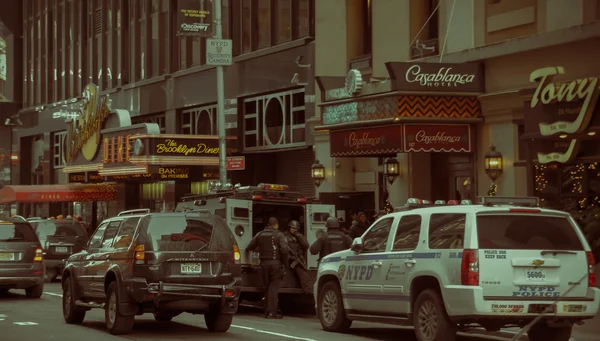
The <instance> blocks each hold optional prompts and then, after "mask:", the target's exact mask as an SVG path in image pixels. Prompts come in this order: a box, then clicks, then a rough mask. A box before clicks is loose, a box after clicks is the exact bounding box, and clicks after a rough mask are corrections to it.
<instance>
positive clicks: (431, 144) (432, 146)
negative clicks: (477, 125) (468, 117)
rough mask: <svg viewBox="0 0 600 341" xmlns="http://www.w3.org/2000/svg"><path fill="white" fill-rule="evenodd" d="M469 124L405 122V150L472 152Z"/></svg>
mask: <svg viewBox="0 0 600 341" xmlns="http://www.w3.org/2000/svg"><path fill="white" fill-rule="evenodd" d="M471 140H472V138H471V126H470V125H469V124H405V125H404V151H405V152H427V153H430V152H446V153H452V152H454V153H468V152H472V151H473V150H472V148H471V147H472V143H471Z"/></svg>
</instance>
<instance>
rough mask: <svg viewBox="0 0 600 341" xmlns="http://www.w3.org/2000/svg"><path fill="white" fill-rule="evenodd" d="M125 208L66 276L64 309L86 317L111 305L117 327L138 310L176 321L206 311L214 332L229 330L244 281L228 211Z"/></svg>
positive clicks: (74, 319) (74, 320)
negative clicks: (222, 213) (226, 215)
mask: <svg viewBox="0 0 600 341" xmlns="http://www.w3.org/2000/svg"><path fill="white" fill-rule="evenodd" d="M138 212H139V210H137V211H133V212H132V211H127V212H121V213H120V214H119V216H117V217H115V218H110V219H107V220H105V221H103V222H102V224H100V226H98V229H97V230H96V231H95V232H94V234H93V235H92V236H91V238H90V240H89V242H88V244H87V246H86V247H85V249H84V250H83V251H82V252H80V253H77V254H74V255H72V256H71V257H69V259H68V260H67V262H66V265H65V269H64V270H63V275H62V285H63V316H64V319H65V321H66V322H67V323H69V324H79V323H81V322H82V321H83V319H84V318H85V314H86V311H88V310H90V309H92V308H100V309H104V310H105V320H106V327H107V328H108V330H109V331H110V333H111V334H114V335H117V334H127V333H129V332H130V331H131V329H132V328H133V324H134V317H135V315H142V314H144V313H153V314H154V317H155V319H156V320H157V321H170V320H171V319H172V318H173V317H175V316H177V315H179V314H181V313H183V312H188V313H193V314H204V321H205V322H206V325H207V327H208V330H209V331H211V332H225V331H227V330H228V329H229V327H230V326H231V322H232V320H233V315H234V314H235V313H236V312H237V309H238V302H239V295H240V290H241V285H242V279H241V265H240V250H239V248H238V245H237V243H236V241H235V238H234V236H233V234H232V233H231V231H230V230H229V228H228V226H227V223H226V222H225V220H223V218H221V217H219V216H216V215H213V214H210V213H209V212H208V211H203V212H194V213H149V211H148V213H143V214H139V213H138Z"/></svg>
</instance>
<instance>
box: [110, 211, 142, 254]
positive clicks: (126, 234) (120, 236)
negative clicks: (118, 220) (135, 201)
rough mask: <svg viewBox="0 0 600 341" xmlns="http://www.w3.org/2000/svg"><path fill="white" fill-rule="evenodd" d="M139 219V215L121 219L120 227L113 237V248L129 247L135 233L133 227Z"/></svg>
mask: <svg viewBox="0 0 600 341" xmlns="http://www.w3.org/2000/svg"><path fill="white" fill-rule="evenodd" d="M139 221H140V217H134V218H127V219H125V220H123V223H122V224H121V228H120V229H119V233H117V235H116V237H115V240H116V241H115V246H114V247H115V249H116V248H121V247H124V248H126V247H129V245H131V242H132V241H133V234H134V233H135V229H136V227H137V225H138V222H139Z"/></svg>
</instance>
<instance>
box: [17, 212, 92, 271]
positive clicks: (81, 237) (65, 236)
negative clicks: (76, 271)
mask: <svg viewBox="0 0 600 341" xmlns="http://www.w3.org/2000/svg"><path fill="white" fill-rule="evenodd" d="M29 223H30V224H31V226H32V227H33V228H34V230H35V233H36V234H37V236H38V238H39V239H40V242H41V243H42V248H43V249H44V252H45V253H46V254H45V256H44V264H45V265H46V279H47V280H48V281H50V282H52V281H53V280H55V279H56V277H58V275H60V274H61V273H62V269H63V265H64V260H65V259H67V258H69V256H71V255H72V254H74V253H77V252H80V251H81V250H83V248H84V247H85V244H86V243H87V241H88V234H87V230H86V228H85V226H84V225H83V224H81V223H80V222H78V221H76V220H74V219H60V220H55V219H31V220H29Z"/></svg>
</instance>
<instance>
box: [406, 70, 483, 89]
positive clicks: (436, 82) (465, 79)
mask: <svg viewBox="0 0 600 341" xmlns="http://www.w3.org/2000/svg"><path fill="white" fill-rule="evenodd" d="M405 78H406V81H407V82H409V83H415V82H417V83H419V84H420V85H421V86H423V87H427V86H435V87H440V86H444V87H456V86H458V85H460V84H467V83H471V82H473V80H474V79H475V75H474V74H468V73H454V72H453V71H452V68H451V67H447V68H446V67H441V68H439V69H438V71H437V72H436V73H425V72H422V71H421V66H419V65H413V66H411V67H410V68H409V69H408V70H407V71H406V74H405Z"/></svg>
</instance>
